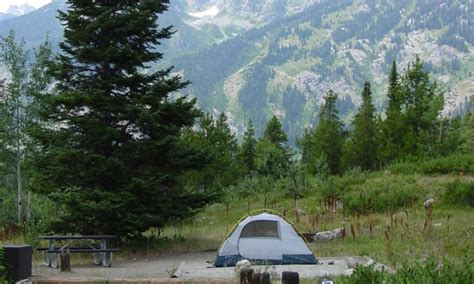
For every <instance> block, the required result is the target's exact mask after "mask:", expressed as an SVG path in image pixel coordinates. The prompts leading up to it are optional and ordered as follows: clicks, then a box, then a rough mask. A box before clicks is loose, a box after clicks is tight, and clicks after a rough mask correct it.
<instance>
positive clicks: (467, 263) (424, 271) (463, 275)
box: [336, 256, 474, 284]
mask: <svg viewBox="0 0 474 284" xmlns="http://www.w3.org/2000/svg"><path fill="white" fill-rule="evenodd" d="M336 282H337V283H346V284H349V283H350V284H352V283H474V259H473V258H472V256H471V257H466V258H465V259H464V261H463V262H462V263H461V264H454V263H452V262H450V261H449V260H447V259H446V260H444V261H443V262H441V263H439V262H438V261H436V258H434V257H429V258H428V259H426V260H425V261H423V262H415V263H414V264H413V265H408V264H406V263H405V264H403V266H402V267H401V268H399V269H398V271H397V273H395V274H389V273H387V272H385V271H375V270H374V267H373V265H372V266H362V265H358V266H357V267H356V268H355V271H354V273H353V274H352V275H351V276H342V277H339V278H338V279H337V281H336Z"/></svg>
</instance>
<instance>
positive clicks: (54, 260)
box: [45, 240, 58, 268]
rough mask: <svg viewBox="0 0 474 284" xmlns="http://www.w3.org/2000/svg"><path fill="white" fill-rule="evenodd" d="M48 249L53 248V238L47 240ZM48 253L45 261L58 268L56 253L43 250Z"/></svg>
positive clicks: (51, 249)
mask: <svg viewBox="0 0 474 284" xmlns="http://www.w3.org/2000/svg"><path fill="white" fill-rule="evenodd" d="M49 250H50V251H53V250H54V240H49ZM45 253H47V254H48V257H47V262H48V266H49V267H53V268H58V260H57V254H56V253H54V252H45Z"/></svg>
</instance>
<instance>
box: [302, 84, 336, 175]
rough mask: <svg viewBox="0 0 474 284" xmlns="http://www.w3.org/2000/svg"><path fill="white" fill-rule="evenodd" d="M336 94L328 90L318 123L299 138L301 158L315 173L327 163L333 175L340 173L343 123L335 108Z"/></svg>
mask: <svg viewBox="0 0 474 284" xmlns="http://www.w3.org/2000/svg"><path fill="white" fill-rule="evenodd" d="M336 101H337V94H336V93H334V91H332V90H329V92H328V93H327V94H326V96H325V97H324V103H323V105H322V106H321V110H320V113H319V124H318V126H317V127H316V128H315V129H313V130H312V131H311V132H309V133H308V134H306V135H305V136H304V137H303V138H302V139H301V140H300V142H299V143H300V145H301V146H302V147H303V149H302V151H303V158H304V160H305V161H306V162H305V163H306V166H307V168H308V170H309V171H310V172H311V173H313V174H315V173H318V170H320V169H322V168H325V166H324V165H327V167H328V168H329V172H330V173H331V174H333V175H335V174H340V173H341V172H342V169H341V156H342V147H343V143H344V136H345V134H344V131H343V123H342V122H341V120H340V119H339V113H338V110H337V108H336Z"/></svg>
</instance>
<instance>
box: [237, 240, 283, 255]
mask: <svg viewBox="0 0 474 284" xmlns="http://www.w3.org/2000/svg"><path fill="white" fill-rule="evenodd" d="M239 252H240V255H241V256H242V257H244V258H247V259H272V260H281V259H282V258H283V253H282V245H281V240H280V239H279V238H240V239H239Z"/></svg>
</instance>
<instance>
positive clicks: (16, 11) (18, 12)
mask: <svg viewBox="0 0 474 284" xmlns="http://www.w3.org/2000/svg"><path fill="white" fill-rule="evenodd" d="M34 10H35V7H33V6H30V5H28V4H26V3H25V4H23V5H11V6H10V7H8V10H7V14H10V15H14V16H23V15H25V14H28V13H29V12H32V11H34Z"/></svg>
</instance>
